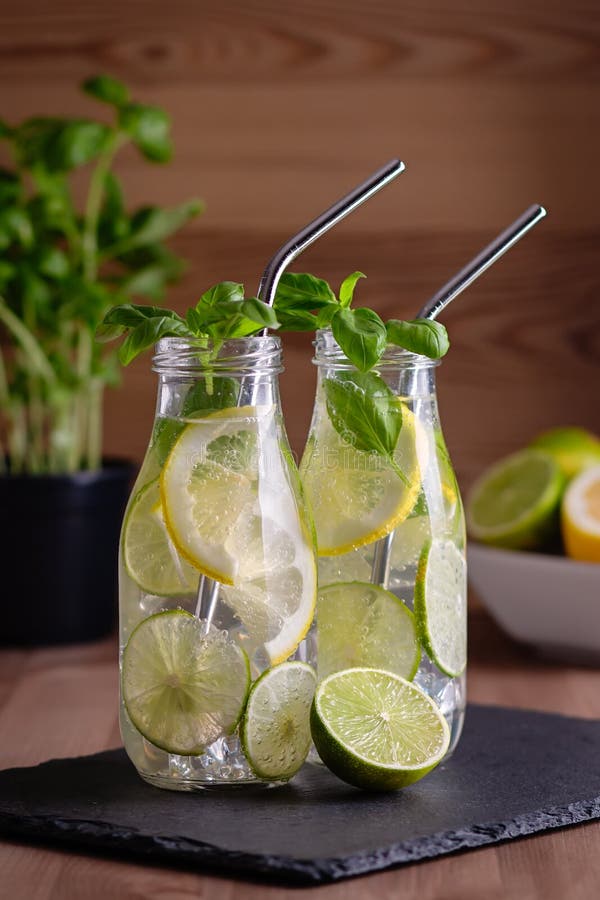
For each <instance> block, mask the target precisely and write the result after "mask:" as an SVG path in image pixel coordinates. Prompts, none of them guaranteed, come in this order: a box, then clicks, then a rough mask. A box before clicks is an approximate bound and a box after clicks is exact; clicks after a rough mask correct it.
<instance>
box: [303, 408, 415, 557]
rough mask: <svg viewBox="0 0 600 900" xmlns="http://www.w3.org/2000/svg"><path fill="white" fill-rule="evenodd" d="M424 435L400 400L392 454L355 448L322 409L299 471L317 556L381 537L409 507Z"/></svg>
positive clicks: (350, 547) (413, 492) (346, 549)
mask: <svg viewBox="0 0 600 900" xmlns="http://www.w3.org/2000/svg"><path fill="white" fill-rule="evenodd" d="M427 455H428V448H427V439H426V436H425V435H424V433H423V429H422V427H421V426H420V424H419V422H418V420H417V418H416V416H415V415H414V413H413V412H412V411H411V410H410V409H409V408H408V406H406V404H404V403H403V404H402V429H401V431H400V436H399V438H398V443H397V445H396V450H395V453H394V460H395V462H396V465H397V467H399V468H400V469H401V470H402V472H403V473H404V478H405V481H403V480H402V479H401V478H400V476H399V475H398V472H397V471H395V469H394V467H393V466H392V465H391V463H390V461H389V460H388V459H386V457H385V456H382V455H379V454H376V453H367V452H365V451H362V450H357V449H356V448H355V447H352V446H351V445H350V444H349V443H347V442H346V441H344V440H343V439H342V438H341V437H340V435H339V434H338V433H337V431H336V430H335V428H334V427H333V425H332V423H331V421H330V419H329V416H328V415H327V412H326V411H325V410H323V411H322V413H321V415H319V417H318V418H317V422H316V426H315V428H314V430H313V433H312V435H311V438H310V440H309V443H308V444H307V448H306V451H305V453H304V456H303V458H302V462H301V464H300V473H301V475H302V478H303V482H304V487H305V490H306V494H307V496H308V500H309V502H310V504H311V507H312V510H313V514H314V518H315V526H316V529H317V542H318V551H319V556H337V555H339V554H341V553H348V552H349V551H350V550H355V549H357V548H358V547H362V546H364V545H365V544H371V543H373V542H374V541H376V540H379V538H381V537H385V535H386V534H389V533H390V532H391V531H393V530H394V528H396V526H397V525H399V524H400V523H401V522H403V521H404V520H405V519H406V518H407V516H408V515H409V514H410V512H411V511H412V509H413V507H414V505H415V502H416V500H417V497H418V496H419V492H420V490H421V466H424V465H425V464H426V459H427Z"/></svg>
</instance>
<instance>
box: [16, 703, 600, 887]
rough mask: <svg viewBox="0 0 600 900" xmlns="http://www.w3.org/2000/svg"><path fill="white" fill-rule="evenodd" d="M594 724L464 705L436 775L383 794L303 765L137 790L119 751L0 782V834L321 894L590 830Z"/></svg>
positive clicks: (597, 809)
mask: <svg viewBox="0 0 600 900" xmlns="http://www.w3.org/2000/svg"><path fill="white" fill-rule="evenodd" d="M599 755H600V721H589V720H584V719H572V718H567V717H564V716H555V715H548V714H546V713H535V712H523V711H518V710H509V709H503V708H500V707H485V706H470V707H469V710H468V714H467V724H466V727H465V733H464V735H463V738H462V741H461V743H460V745H459V747H458V749H457V751H456V753H455V754H454V756H453V757H452V759H450V760H449V761H448V763H446V764H445V765H444V766H440V767H438V769H436V770H435V771H434V772H433V773H432V774H431V775H429V776H428V777H427V778H425V779H424V780H423V781H421V782H419V783H417V784H415V785H413V786H412V787H410V788H407V789H405V790H404V791H401V792H399V793H395V794H368V793H364V792H361V791H358V790H356V789H354V788H351V787H348V786H347V785H345V784H343V783H342V782H340V781H338V780H337V779H336V778H334V777H333V776H332V775H331V774H330V773H329V772H328V771H327V770H325V769H323V768H322V767H320V766H305V768H304V769H303V770H302V772H300V773H299V775H298V776H296V778H295V779H294V780H293V782H292V783H291V784H290V785H287V786H286V787H283V788H280V789H278V790H267V791H253V790H250V791H249V792H248V791H246V790H244V789H240V790H239V791H233V792H232V791H228V792H224V791H211V792H206V793H202V794H185V793H176V792H171V791H162V790H159V789H157V788H153V787H150V786H149V785H147V784H145V783H144V782H143V781H142V780H141V779H140V778H139V777H138V776H137V774H136V773H135V771H134V769H133V767H132V765H131V764H130V763H129V761H128V759H127V757H126V755H125V752H124V751H123V750H109V751H107V752H106V753H98V754H96V755H94V756H87V757H80V758H77V759H61V760H51V761H50V762H47V763H43V764H42V765H40V766H36V767H32V768H23V769H8V770H5V771H3V772H0V834H2V835H3V836H5V837H12V838H18V839H20V840H29V841H34V842H42V843H47V844H48V843H49V844H52V845H55V846H56V845H63V846H64V845H67V846H68V847H70V848H72V849H85V850H87V851H89V852H97V853H103V854H105V855H106V854H108V855H112V856H119V857H129V858H134V859H138V860H140V859H141V860H143V861H147V862H153V863H163V864H167V865H173V866H180V867H181V866H186V867H188V868H189V867H191V868H194V869H199V870H202V871H206V872H212V873H218V874H222V875H225V876H228V877H237V878H245V879H248V880H253V881H256V880H259V881H275V882H278V883H281V884H289V885H319V884H324V883H326V882H330V881H336V880H339V879H343V878H350V877H352V876H355V875H364V874H366V873H368V872H375V871H380V870H382V869H387V868H389V867H392V866H398V865H402V864H404V863H410V862H415V861H417V860H423V859H431V858H433V857H436V856H440V855H443V854H447V853H452V852H455V851H458V850H468V849H470V848H473V847H479V846H482V845H484V844H491V843H496V842H499V841H506V840H510V839H511V838H516V837H521V836H523V835H528V834H534V833H535V832H540V831H546V830H548V829H550V828H559V827H562V826H565V825H574V824H577V823H579V822H585V821H589V820H591V819H597V818H600V766H599V765H598V759H599Z"/></svg>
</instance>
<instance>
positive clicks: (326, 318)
mask: <svg viewBox="0 0 600 900" xmlns="http://www.w3.org/2000/svg"><path fill="white" fill-rule="evenodd" d="M339 308H340V306H339V303H328V304H327V306H324V307H323V309H320V310H319V312H318V313H317V328H327V327H328V326H329V325H331V322H332V319H333V317H334V316H335V314H336V312H337V311H338V310H339Z"/></svg>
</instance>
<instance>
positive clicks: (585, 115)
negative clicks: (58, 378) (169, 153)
mask: <svg viewBox="0 0 600 900" xmlns="http://www.w3.org/2000/svg"><path fill="white" fill-rule="evenodd" d="M102 70H108V71H111V72H113V73H114V74H116V75H117V76H121V77H123V78H125V79H126V80H127V81H128V82H129V83H130V84H131V86H132V89H133V90H134V93H135V94H136V96H139V97H140V98H141V99H144V100H147V101H149V102H157V103H160V104H163V105H164V106H166V107H167V108H168V109H169V111H170V112H171V114H172V117H173V122H174V131H175V137H176V146H177V154H176V158H175V161H174V163H173V164H172V165H171V166H168V167H166V168H163V169H156V168H152V167H149V166H148V165H145V164H143V163H142V162H141V161H140V160H139V158H138V156H137V155H136V154H135V153H134V152H133V151H129V150H128V151H125V152H124V153H123V155H122V156H121V157H120V158H119V161H118V165H117V167H118V171H119V173H120V174H121V175H122V176H123V177H124V179H125V181H126V184H127V188H128V197H129V199H130V202H131V203H132V204H133V203H141V202H148V201H157V202H161V203H168V202H175V201H177V200H180V199H182V198H184V197H187V196H190V195H191V194H200V195H202V196H203V197H204V198H205V199H206V201H207V204H208V211H207V213H206V215H205V216H204V217H202V218H201V219H200V220H198V221H197V222H196V223H194V225H193V226H191V227H190V229H189V230H188V231H187V233H186V234H185V235H183V236H182V237H181V238H179V239H178V240H177V241H176V246H177V249H179V250H181V252H183V253H184V254H185V255H186V256H188V257H189V258H190V260H191V263H192V265H191V269H190V273H189V275H188V276H187V278H186V280H185V282H184V284H182V285H181V286H180V287H178V288H177V289H176V290H174V291H173V293H172V296H171V299H172V301H173V303H174V304H175V305H177V307H178V308H183V307H184V306H185V305H186V303H187V302H189V301H191V300H193V299H194V297H196V296H197V295H198V294H199V293H200V292H201V291H202V290H203V289H204V288H205V287H206V286H208V285H209V284H211V283H214V282H215V281H217V280H220V279H224V278H230V279H238V280H243V281H245V282H246V283H247V285H248V286H249V287H250V288H252V289H253V288H254V285H255V284H257V281H258V277H259V275H260V272H261V270H262V268H263V266H264V264H265V261H266V260H267V259H268V258H269V256H270V255H271V254H272V252H273V250H274V249H275V248H276V247H277V246H278V245H279V244H280V243H281V242H282V241H283V240H284V239H285V238H287V237H288V235H289V234H290V233H291V232H292V231H293V230H295V229H296V228H297V227H298V226H299V225H301V224H303V223H304V222H305V221H307V220H308V219H310V218H312V217H313V216H314V215H315V214H316V213H317V212H318V211H320V210H321V209H322V208H323V207H324V206H325V205H327V204H328V203H329V202H331V201H333V200H334V199H336V198H337V197H338V196H340V195H341V194H342V193H344V192H345V191H346V190H348V189H349V187H351V186H352V185H353V184H355V183H357V182H358V181H359V180H361V179H362V178H364V177H365V176H366V175H367V174H368V172H370V171H372V170H373V169H374V168H375V167H377V166H378V165H379V164H380V163H381V162H383V161H384V160H385V159H388V158H390V157H392V156H395V155H401V156H402V157H403V158H404V159H405V160H406V162H407V165H408V168H407V173H406V174H405V175H403V176H402V177H401V178H400V179H399V181H398V182H397V184H396V185H394V186H393V187H391V188H389V189H387V190H386V191H384V192H383V193H382V194H381V195H379V196H378V197H377V198H375V199H374V200H372V201H371V202H370V203H369V204H367V205H366V206H365V207H364V208H363V209H362V210H361V211H360V212H358V213H356V214H355V215H354V216H353V217H351V218H350V219H349V220H347V221H346V222H344V223H343V224H342V225H340V226H339V227H338V229H336V233H335V235H330V236H328V237H327V238H325V239H323V240H322V241H321V242H320V244H319V246H318V247H315V248H313V249H311V251H310V252H309V253H307V254H306V255H305V257H304V258H303V259H302V260H301V261H299V268H300V269H302V268H306V269H315V270H317V271H319V272H321V273H322V274H323V275H325V276H326V277H329V278H331V279H332V280H333V281H336V280H339V279H341V278H342V277H343V276H344V275H345V274H346V273H347V272H348V271H351V270H352V269H355V268H361V269H362V270H363V271H365V272H367V274H368V275H369V282H368V284H367V285H361V287H360V294H359V297H360V296H362V297H363V299H364V301H365V302H371V301H372V302H374V303H375V305H377V307H378V309H379V310H380V311H381V312H382V313H389V312H393V313H395V314H401V315H402V314H404V315H413V314H414V312H415V311H416V309H417V308H418V306H419V305H420V303H421V301H422V300H423V299H425V298H426V297H427V296H428V294H430V293H431V292H432V291H433V290H435V289H436V288H437V287H438V286H439V285H440V283H442V282H443V281H444V280H445V279H446V278H447V277H448V276H449V275H450V274H452V273H453V272H454V271H455V270H456V269H457V268H458V267H459V266H460V265H461V264H462V263H463V262H464V261H465V260H466V259H468V258H469V257H470V256H471V255H472V254H473V253H474V252H476V251H477V250H478V249H479V248H480V247H481V246H482V245H483V244H485V243H486V242H487V241H488V240H489V239H490V238H491V237H492V236H493V235H494V234H496V233H497V232H498V231H499V230H500V229H501V228H502V227H504V226H505V225H506V224H507V223H508V222H509V221H511V220H512V219H513V218H514V217H515V216H516V215H517V214H518V213H519V212H521V210H522V209H524V208H525V206H527V205H528V204H529V203H530V202H532V201H538V202H543V203H544V204H546V205H547V207H548V209H549V212H550V215H549V217H548V219H547V220H546V221H545V222H544V223H542V225H540V226H539V227H538V229H536V231H535V232H534V233H533V234H532V235H531V236H528V237H527V238H526V240H525V241H524V243H523V244H522V245H521V246H520V247H519V248H518V249H515V250H513V251H512V252H511V255H510V257H507V258H506V259H505V260H503V261H502V262H501V263H500V264H499V266H498V267H497V268H496V269H495V270H494V272H493V273H489V274H488V275H486V276H485V280H484V281H482V282H481V283H480V285H478V286H477V287H473V288H472V289H471V290H470V292H469V295H468V296H465V298H463V299H461V300H460V301H459V302H458V304H457V305H456V307H455V308H453V309H452V310H451V311H449V312H448V313H447V315H446V321H447V323H448V325H449V326H450V328H451V336H452V339H453V348H452V352H451V355H450V356H449V357H448V358H447V361H446V362H445V363H444V365H443V368H442V369H441V370H440V379H439V383H440V396H441V411H442V418H443V421H444V424H445V428H446V431H447V439H448V442H449V444H450V447H451V450H452V452H453V455H454V457H455V461H456V464H457V468H458V470H459V473H460V475H461V480H462V483H463V486H465V487H468V485H469V483H470V482H471V480H472V478H473V476H474V475H475V474H476V472H478V471H479V470H480V469H481V468H482V467H483V466H484V465H486V464H487V463H488V462H490V461H491V460H492V459H494V458H496V457H498V456H499V455H500V454H502V453H504V452H506V451H508V450H511V449H513V448H514V447H516V446H518V445H520V444H522V443H523V442H524V441H526V440H527V439H528V438H529V437H530V436H531V435H532V434H533V433H535V432H536V431H537V430H538V429H540V428H543V427H547V426H551V425H554V424H559V423H570V422H573V423H578V424H582V425H587V426H589V427H591V428H594V429H596V430H600V413H599V412H598V406H597V404H595V403H594V402H593V398H594V396H595V391H594V385H595V384H597V381H598V366H597V360H598V338H597V334H598V329H597V319H598V313H597V310H598V302H597V297H598V281H599V280H600V276H599V274H598V266H597V260H596V253H595V248H596V247H597V244H598V238H599V237H600V185H599V181H598V177H597V160H598V158H599V157H600V103H599V102H598V99H599V96H600V90H599V85H600V7H599V6H598V4H597V3H596V2H592V0H579V2H577V3H576V4H575V5H574V6H573V5H568V6H567V5H565V4H564V3H563V2H561V0H551V2H542V0H525V2H521V0H505V2H500V0H491V2H489V3H486V4H481V3H480V2H479V0H457V2H453V3H450V2H449V0H438V2H433V0H426V2H416V0H412V2H407V0H403V2H400V3H398V2H397V0H373V2H370V3H369V4H364V3H362V2H359V0H319V2H316V0H308V2H303V3H301V4H298V3H292V2H291V0H254V2H252V3H249V2H243V0H173V2H171V3H169V4H167V5H165V4H164V3H161V2H158V0H151V2H146V0H144V2H142V0H129V2H127V3H116V2H115V0H106V2H102V3H100V2H98V0H92V2H86V3H76V2H75V0H53V2H52V3H51V4H48V3H47V2H43V0H21V2H17V0H4V3H3V4H2V5H1V6H0V85H2V87H1V88H0V91H1V92H2V110H1V111H2V115H3V116H4V117H6V118H7V119H8V120H9V121H10V120H11V119H16V118H18V117H20V116H23V115H31V114H35V113H39V112H46V113H48V112H51V111H53V110H55V111H57V112H61V113H62V112H64V113H81V114H88V113H90V112H91V111H92V110H96V108H97V105H96V104H91V103H90V101H89V100H87V99H86V98H85V97H81V96H80V95H79V94H78V92H77V90H76V83H77V81H79V80H80V79H82V78H83V77H85V76H87V75H89V74H91V73H94V72H97V71H102ZM309 358H310V349H309V347H308V343H307V341H306V339H305V338H302V337H290V338H287V339H286V365H287V373H286V375H285V376H284V378H283V380H282V391H283V396H284V402H285V405H286V412H287V416H288V419H287V421H288V429H289V432H290V437H291V441H292V444H293V447H294V449H295V451H296V452H297V453H299V452H300V451H301V449H302V446H303V443H304V439H305V436H306V430H307V426H308V421H309V417H310V406H311V402H312V388H313V383H314V373H313V372H312V369H311V366H310V362H309ZM153 393H154V383H153V379H152V376H151V375H150V373H149V363H148V360H147V359H146V360H145V361H142V362H140V363H138V364H137V365H136V366H135V367H133V368H132V369H131V370H130V371H128V372H127V373H126V377H125V389H124V390H123V391H122V392H121V393H120V394H115V393H112V394H111V395H110V396H109V398H108V403H107V414H106V450H107V452H109V453H118V454H126V455H133V456H135V457H136V458H138V459H139V458H140V456H141V455H142V454H143V450H144V446H145V442H146V440H147V437H148V434H149V431H150V424H151V416H152V408H153V402H154V401H153Z"/></svg>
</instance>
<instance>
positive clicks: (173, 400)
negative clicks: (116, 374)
mask: <svg viewBox="0 0 600 900" xmlns="http://www.w3.org/2000/svg"><path fill="white" fill-rule="evenodd" d="M153 369H154V371H155V372H158V375H159V383H158V398H157V406H156V414H157V416H167V417H170V418H186V417H188V416H189V417H191V418H198V417H200V416H202V415H204V414H206V415H211V414H212V413H214V412H216V411H218V410H222V409H229V408H231V407H235V406H277V407H278V406H279V404H280V399H279V382H278V375H279V373H280V372H281V371H282V366H281V342H280V340H279V338H276V337H272V336H271V335H267V336H265V337H262V336H261V337H253V338H234V339H231V340H228V341H225V342H223V343H221V344H219V345H218V346H215V345H214V344H212V343H211V342H210V341H198V342H191V341H183V340H181V339H179V338H166V339H164V340H162V341H159V343H158V344H157V347H156V354H155V356H154V359H153Z"/></svg>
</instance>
